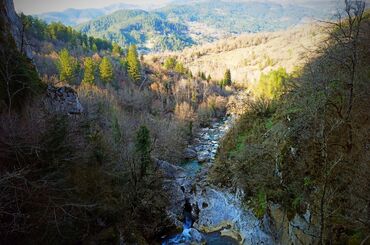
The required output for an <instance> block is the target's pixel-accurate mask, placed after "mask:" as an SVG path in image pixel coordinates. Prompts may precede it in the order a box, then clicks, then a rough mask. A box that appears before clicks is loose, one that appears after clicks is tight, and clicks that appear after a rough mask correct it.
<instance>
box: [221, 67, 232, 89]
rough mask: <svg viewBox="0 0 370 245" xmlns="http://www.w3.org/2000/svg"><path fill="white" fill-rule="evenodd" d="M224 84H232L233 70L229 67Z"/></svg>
mask: <svg viewBox="0 0 370 245" xmlns="http://www.w3.org/2000/svg"><path fill="white" fill-rule="evenodd" d="M223 85H224V86H230V85H231V72H230V69H227V70H226V72H225V76H224V80H223Z"/></svg>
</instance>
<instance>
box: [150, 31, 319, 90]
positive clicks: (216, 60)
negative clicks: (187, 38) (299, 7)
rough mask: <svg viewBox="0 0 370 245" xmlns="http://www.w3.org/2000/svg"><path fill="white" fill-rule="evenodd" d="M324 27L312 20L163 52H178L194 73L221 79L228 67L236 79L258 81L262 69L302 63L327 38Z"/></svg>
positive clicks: (291, 69) (180, 58)
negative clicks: (289, 27) (303, 23)
mask: <svg viewBox="0 0 370 245" xmlns="http://www.w3.org/2000/svg"><path fill="white" fill-rule="evenodd" d="M321 30H322V28H321V27H320V26H319V25H318V24H309V25H304V26H299V27H295V28H292V29H290V30H287V31H278V32H266V33H257V34H246V35H242V36H239V37H232V38H227V39H224V40H221V41H218V42H215V43H211V44H206V45H202V46H197V47H192V48H187V49H185V50H184V51H183V52H174V53H165V54H161V56H170V55H172V56H177V57H178V59H179V60H181V61H182V62H183V63H184V64H185V65H186V67H188V68H189V69H190V70H191V71H192V72H193V74H197V73H198V72H199V71H202V72H205V73H206V75H208V74H210V75H211V76H212V78H213V79H222V78H223V76H224V72H225V70H226V69H228V68H229V69H230V70H231V74H232V78H233V80H234V81H236V82H239V83H240V82H246V81H248V82H255V81H258V80H259V77H260V75H261V73H263V72H264V73H266V72H269V71H270V70H273V69H276V68H278V67H279V66H282V67H285V68H286V69H287V71H288V72H291V71H293V70H294V69H295V67H297V66H303V65H304V64H305V63H306V62H307V61H308V60H309V59H310V58H311V57H312V55H313V54H314V51H315V49H316V47H317V46H318V45H319V44H320V43H321V42H322V41H323V40H324V39H325V34H324V32H323V31H321ZM152 56H153V55H152ZM154 56H155V55H154Z"/></svg>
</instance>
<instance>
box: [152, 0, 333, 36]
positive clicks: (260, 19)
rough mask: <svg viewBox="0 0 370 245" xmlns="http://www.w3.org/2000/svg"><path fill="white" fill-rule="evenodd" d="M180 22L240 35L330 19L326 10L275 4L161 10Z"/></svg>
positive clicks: (204, 4) (204, 5) (213, 3)
mask: <svg viewBox="0 0 370 245" xmlns="http://www.w3.org/2000/svg"><path fill="white" fill-rule="evenodd" d="M158 13H159V14H161V15H162V16H163V17H165V18H167V19H169V20H171V21H177V22H200V23H204V24H206V25H207V26H209V27H212V28H217V29H222V30H224V31H227V32H229V33H233V34H240V33H249V32H261V31H276V30H281V29H285V28H288V27H291V26H294V25H297V24H300V23H304V22H305V21H307V20H309V19H312V18H326V17H327V14H328V12H327V11H326V9H325V8H324V9H314V8H310V7H303V6H301V5H294V4H284V5H282V4H278V3H272V2H258V1H255V2H253V1H251V2H225V1H219V0H216V1H207V2H200V3H193V4H188V5H181V6H179V5H171V6H168V7H166V8H163V9H160V10H159V11H158Z"/></svg>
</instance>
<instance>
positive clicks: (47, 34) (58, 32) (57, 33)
mask: <svg viewBox="0 0 370 245" xmlns="http://www.w3.org/2000/svg"><path fill="white" fill-rule="evenodd" d="M21 19H22V23H23V25H24V27H25V32H26V34H27V35H28V38H30V39H31V37H32V38H35V39H37V40H39V41H49V42H60V41H62V42H64V43H66V44H67V45H68V47H73V46H76V45H81V46H82V47H83V48H85V49H91V50H94V51H100V50H109V49H112V44H111V43H110V42H108V41H106V40H103V39H100V38H94V37H91V36H90V37H89V36H87V35H86V34H82V33H80V32H78V31H75V30H74V29H73V28H72V27H68V26H65V25H63V24H62V23H60V22H52V23H50V24H47V23H46V22H45V21H43V20H40V19H38V18H36V17H32V16H29V15H23V14H22V15H21ZM31 41H32V39H31Z"/></svg>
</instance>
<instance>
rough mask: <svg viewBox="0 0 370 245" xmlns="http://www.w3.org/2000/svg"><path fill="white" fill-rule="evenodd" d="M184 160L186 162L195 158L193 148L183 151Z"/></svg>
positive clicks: (195, 154) (195, 153)
mask: <svg viewBox="0 0 370 245" xmlns="http://www.w3.org/2000/svg"><path fill="white" fill-rule="evenodd" d="M184 158H185V159H187V160H192V159H195V158H197V152H196V151H195V149H194V148H192V147H189V148H187V149H186V150H185V151H184Z"/></svg>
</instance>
